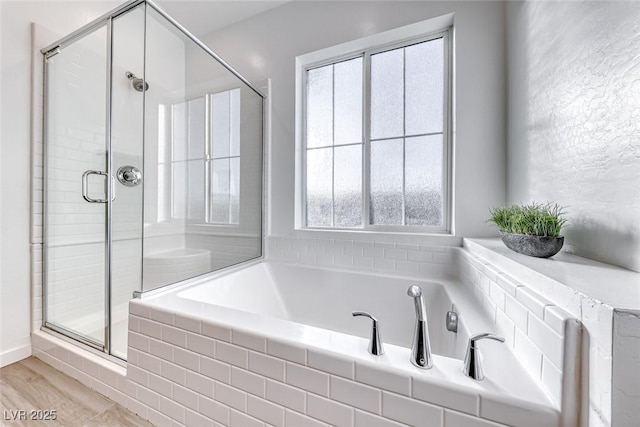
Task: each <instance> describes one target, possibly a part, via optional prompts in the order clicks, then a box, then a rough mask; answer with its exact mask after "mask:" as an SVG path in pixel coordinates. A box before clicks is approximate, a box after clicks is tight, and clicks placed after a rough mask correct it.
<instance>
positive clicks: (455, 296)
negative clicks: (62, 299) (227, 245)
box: [127, 263, 560, 427]
mask: <svg viewBox="0 0 640 427" xmlns="http://www.w3.org/2000/svg"><path fill="white" fill-rule="evenodd" d="M264 264H265V263H258V264H256V265H253V266H250V267H248V268H245V269H243V270H240V272H241V273H242V274H244V276H243V277H241V278H242V280H243V281H244V280H247V279H248V277H247V270H251V269H252V268H253V269H256V270H259V268H264ZM266 264H268V263H266ZM273 268H275V269H278V268H280V269H282V268H284V269H287V268H289V269H294V270H296V269H297V270H296V271H295V272H294V274H304V273H306V274H304V276H302V277H300V279H301V280H313V279H312V278H313V277H314V275H315V276H318V275H324V274H327V273H326V272H327V271H329V270H328V269H326V268H324V269H318V268H310V267H301V266H291V265H287V264H283V263H277V264H274V265H273ZM234 274H236V275H237V274H238V273H234V272H232V273H230V274H229V276H231V279H229V277H227V280H228V282H229V283H232V284H235V285H236V287H242V283H241V282H238V281H234V280H233V275H234ZM333 274H336V275H340V274H347V275H349V280H350V281H352V280H354V279H355V277H356V276H361V278H360V280H363V281H364V282H365V283H366V282H369V281H371V280H373V279H374V278H376V277H377V278H378V279H380V274H378V275H376V276H373V275H366V274H360V273H353V272H340V271H334V272H333ZM276 275H277V274H276ZM264 276H267V275H265V274H262V278H260V274H257V275H256V276H255V277H254V280H256V281H259V282H260V283H259V284H260V285H261V286H263V287H265V288H269V287H270V284H269V283H267V282H268V278H267V277H264ZM334 277H337V276H334ZM383 278H384V279H386V280H388V281H394V280H396V281H397V280H400V284H399V285H398V290H399V292H405V291H406V284H408V283H415V281H413V280H406V279H398V278H397V277H394V276H386V277H384V276H383ZM222 279H225V277H222V278H221V279H218V280H222ZM335 280H339V279H335ZM215 285H216V280H213V281H211V282H209V283H206V284H204V285H195V286H193V287H190V288H187V289H186V290H182V291H174V292H169V293H164V292H163V293H160V294H159V295H158V296H156V297H150V298H148V299H143V300H134V301H132V302H131V303H130V319H129V320H130V335H129V340H130V341H129V342H130V348H129V355H128V363H129V366H128V369H127V377H128V380H129V381H130V384H131V385H130V393H131V396H132V397H135V399H136V400H137V402H138V403H139V404H141V405H143V406H144V408H145V409H140V410H141V411H143V413H141V414H140V415H142V416H143V417H144V416H145V415H146V416H147V417H149V419H151V420H152V421H153V419H152V416H153V417H158V416H159V415H161V416H162V417H163V418H162V419H165V418H166V417H168V418H169V419H170V420H171V423H173V425H194V426H195V425H227V426H250V425H257V426H263V425H274V426H305V425H309V426H326V425H336V426H352V427H353V426H355V427H359V426H376V425H385V426H399V425H410V426H470V425H474V426H476V425H477V426H497V425H518V426H539V425H546V426H555V425H560V412H559V410H558V408H557V406H556V405H554V404H553V403H552V401H551V399H549V397H548V396H546V395H545V394H544V393H543V391H542V389H541V388H540V387H539V385H538V384H537V383H536V381H534V380H532V379H530V378H529V377H528V375H527V374H526V372H525V371H524V369H523V368H522V367H521V366H520V364H519V363H518V362H517V361H516V359H515V358H513V355H512V354H511V352H510V351H509V349H508V348H507V347H502V345H501V344H499V343H487V344H486V345H484V346H483V351H484V352H485V364H486V367H485V372H486V374H487V378H486V379H485V380H484V381H482V382H476V381H474V380H471V379H470V378H467V377H465V376H464V375H463V374H462V360H460V359H459V358H455V355H452V356H454V357H445V356H440V355H438V354H436V355H435V356H434V368H433V369H431V370H421V369H418V368H416V367H414V366H412V365H411V363H410V362H409V351H410V350H409V349H408V348H406V347H401V346H398V345H394V344H389V343H386V344H385V350H386V353H385V355H384V356H382V357H376V356H372V355H369V354H368V352H367V344H368V339H367V338H361V337H357V336H352V335H348V334H344V333H339V332H334V331H330V330H327V329H321V328H317V327H313V326H307V325H303V324H300V323H295V322H290V321H285V320H282V319H278V318H274V317H271V316H265V315H262V314H256V313H249V312H246V311H242V310H243V308H242V307H241V306H240V305H239V304H242V302H241V301H240V302H239V300H238V299H237V298H236V297H235V296H233V295H232V296H229V295H227V293H228V291H229V289H224V290H223V291H222V292H221V293H219V294H215V292H214V293H213V294H209V295H207V292H211V289H212V288H213V287H215ZM314 285H316V284H314ZM421 285H422V286H423V287H424V288H425V289H426V288H427V287H428V286H436V287H440V290H441V291H444V288H443V287H442V286H441V285H439V284H429V283H421ZM371 286H373V287H375V286H377V285H376V284H375V283H374V284H372V285H371ZM198 288H200V289H198ZM400 288H402V289H400ZM446 288H447V290H446V293H448V294H449V295H450V296H451V300H452V301H454V303H455V305H456V308H457V309H458V310H459V311H460V313H461V317H462V318H463V319H465V321H466V322H467V323H468V324H469V325H473V327H474V328H479V329H473V330H472V332H473V333H476V332H483V331H484V330H485V329H487V328H489V326H490V323H489V322H487V321H486V318H485V317H484V316H482V315H481V314H480V313H479V312H477V310H476V313H474V312H473V311H474V307H473V305H474V304H475V303H474V301H473V299H472V298H471V295H469V294H468V292H466V291H465V290H464V289H462V287H461V286H460V285H459V284H457V283H456V282H455V281H451V282H448V283H446ZM375 291H377V288H376V289H375V290H373V292H372V293H377V292H375ZM194 292H195V293H200V295H199V296H196V295H194ZM236 292H238V290H236ZM238 293H239V295H238V296H243V295H244V297H245V298H246V293H245V294H242V289H240V290H239V292H238ZM377 294H378V296H379V293H377ZM211 297H214V298H218V300H219V299H220V298H223V299H226V300H227V301H230V303H229V305H231V306H234V304H235V306H234V307H233V308H229V307H223V306H220V305H214V304H212V303H210V302H209V303H207V302H201V301H202V300H206V299H207V298H211ZM344 298H347V299H348V298H349V297H348V296H347V295H345V296H344ZM403 298H407V302H408V307H409V309H412V305H411V301H410V300H409V299H408V297H406V296H403ZM269 300H270V298H269V296H265V295H260V296H259V299H258V300H257V302H258V304H260V303H263V302H264V305H267V306H269V305H270V304H271V303H270V301H269ZM388 301H389V303H388V304H389V305H391V306H394V303H393V301H392V298H389V299H388ZM309 303H310V304H312V305H313V304H320V305H322V297H321V296H318V297H314V300H313V301H309ZM330 308H331V307H326V310H325V311H326V315H327V317H332V316H335V313H332V312H331V309H330ZM358 308H361V307H355V306H354V309H358ZM285 311H286V310H285ZM347 316H348V318H350V317H351V315H350V313H345V318H347ZM349 321H350V322H351V321H353V320H349ZM356 322H357V320H356ZM412 326H413V325H411V327H412ZM389 329H391V328H389ZM408 329H409V330H407V331H406V333H407V336H408V337H410V336H411V333H412V330H411V329H410V328H408ZM480 329H482V331H481V330H480ZM489 330H491V329H489ZM382 331H383V332H382V333H383V339H384V324H383V325H382ZM389 332H390V333H389V336H390V337H391V340H393V339H394V338H393V336H394V332H393V331H391V330H390V331H389ZM409 339H410V338H409ZM465 340H466V339H465ZM437 347H438V345H437V344H435V345H434V348H437ZM438 351H440V350H438ZM453 353H459V350H457V349H454V350H453ZM514 379H515V380H516V381H514ZM134 410H135V408H134ZM144 410H146V411H147V412H146V414H145V413H144ZM216 423H218V424H216Z"/></svg>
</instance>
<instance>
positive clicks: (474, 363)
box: [462, 332, 504, 381]
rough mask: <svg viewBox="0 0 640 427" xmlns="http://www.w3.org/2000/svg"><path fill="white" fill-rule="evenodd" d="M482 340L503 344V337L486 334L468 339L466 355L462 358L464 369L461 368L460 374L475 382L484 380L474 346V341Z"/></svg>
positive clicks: (478, 354)
mask: <svg viewBox="0 0 640 427" xmlns="http://www.w3.org/2000/svg"><path fill="white" fill-rule="evenodd" d="M482 339H490V340H495V341H500V342H504V338H503V337H501V336H498V335H495V334H491V333H488V332H485V333H482V334H476V335H473V336H472V337H470V338H469V345H468V346H467V353H466V354H465V356H464V367H463V368H462V372H463V373H464V374H465V375H466V376H468V377H469V378H471V379H474V380H476V381H482V380H483V379H484V370H483V369H482V361H481V356H480V349H479V348H478V347H477V346H476V341H479V340H482Z"/></svg>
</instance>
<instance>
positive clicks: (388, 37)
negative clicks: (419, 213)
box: [295, 16, 453, 235]
mask: <svg viewBox="0 0 640 427" xmlns="http://www.w3.org/2000/svg"><path fill="white" fill-rule="evenodd" d="M451 20H452V16H445V17H440V18H437V19H433V20H428V21H423V22H421V23H418V24H413V25H410V26H407V27H402V28H399V29H396V30H391V31H387V32H386V33H381V34H379V35H375V36H371V37H367V38H365V39H360V40H357V41H355V42H350V43H346V44H344V45H340V46H335V47H332V48H329V49H323V50H322V51H318V52H312V53H311V54H307V55H302V56H299V57H297V58H296V218H295V219H296V224H295V226H296V227H295V228H296V229H298V230H323V231H353V232H393V233H411V234H438V235H443V234H450V233H451V230H452V211H453V209H452V193H453V186H452V151H453V150H452V145H453V138H452V132H451V129H452V126H451V125H452V116H453V115H452V108H451V105H452V101H453V95H452V59H451V58H452V45H453V42H452V26H451V24H452V21H451ZM443 23H446V24H445V25H442V24H443ZM438 24H440V27H439V28H437V27H436V28H437V30H436V29H434V28H433V27H434V26H435V25H438ZM426 28H430V31H426ZM438 38H443V41H444V85H445V86H444V96H443V103H444V105H443V108H444V110H443V112H444V118H443V133H442V138H443V141H442V142H443V158H442V166H443V176H442V180H443V181H442V189H443V194H442V203H443V212H442V214H443V217H442V224H441V225H440V226H418V225H413V226H408V225H374V224H369V222H370V211H369V203H370V170H369V169H370V149H371V141H370V113H371V110H370V94H371V78H370V77H371V76H370V70H371V56H372V55H375V54H377V53H381V52H386V51H389V50H393V49H398V48H402V47H407V46H410V45H413V44H417V43H422V42H426V41H429V40H434V39H438ZM354 47H355V49H354ZM357 57H362V58H363V74H362V76H363V83H362V84H363V88H362V90H363V107H362V108H363V109H362V111H363V117H362V150H363V151H362V220H363V223H362V225H361V226H360V227H335V226H334V227H317V226H316V227H314V226H308V225H307V223H306V221H307V213H306V205H307V203H306V200H307V198H306V196H307V194H306V164H307V163H306V162H307V158H306V154H307V147H306V140H305V136H306V127H305V126H306V90H307V80H306V77H307V72H308V70H311V69H314V68H319V67H322V66H326V65H330V64H335V63H338V62H342V61H346V60H349V59H354V58H357ZM396 138H406V135H405V136H402V137H396ZM403 170H404V167H403ZM403 213H404V206H403ZM403 221H404V215H403Z"/></svg>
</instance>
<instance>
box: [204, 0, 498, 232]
mask: <svg viewBox="0 0 640 427" xmlns="http://www.w3.org/2000/svg"><path fill="white" fill-rule="evenodd" d="M452 12H453V13H454V14H455V16H454V26H455V58H454V63H455V93H456V95H455V103H456V105H455V110H454V111H455V131H454V132H455V133H454V137H455V156H454V157H455V158H454V163H455V167H454V173H455V175H454V179H455V188H456V190H455V195H454V197H455V218H454V222H455V234H456V235H457V236H483V235H491V234H493V233H495V230H493V229H492V228H491V227H489V226H488V225H487V224H485V220H486V218H487V217H488V209H489V207H492V206H495V205H499V204H502V203H504V200H505V195H506V187H505V168H506V167H505V151H504V137H505V118H504V117H505V111H504V104H505V85H504V79H505V71H504V70H505V66H504V65H505V63H504V61H505V58H504V6H503V3H501V2H416V1H406V2H405V1H394V2H379V1H358V2H322V1H304V2H292V3H289V4H286V5H284V6H281V7H278V8H275V9H272V10H270V11H267V12H265V13H263V14H260V15H257V16H255V17H253V18H250V19H248V20H245V21H243V22H240V23H238V24H235V25H232V26H230V27H227V28H226V29H222V30H220V31H216V32H214V33H212V34H209V35H208V36H204V37H203V41H204V42H205V43H207V44H208V45H209V46H210V47H211V48H212V49H213V50H214V51H215V52H216V53H218V54H219V55H220V56H221V57H222V58H224V59H225V60H226V61H227V62H229V63H230V64H231V65H232V66H233V67H235V68H236V69H237V70H238V71H239V72H240V73H241V74H243V75H244V76H245V77H246V78H248V79H249V80H250V81H257V80H262V79H265V78H270V79H271V83H272V92H271V106H272V115H271V129H272V130H271V132H272V134H271V146H270V150H271V152H270V164H269V168H270V175H269V180H270V183H269V186H270V188H269V191H270V194H269V196H270V199H269V206H270V208H269V217H270V230H269V234H270V235H273V236H292V235H294V234H297V235H299V234H301V233H295V232H294V159H295V140H294V119H295V116H294V90H295V87H294V86H295V84H294V82H295V57H296V56H298V55H301V54H304V53H308V52H312V51H315V50H318V49H322V48H326V47H330V46H334V45H337V44H340V43H344V42H347V41H350V40H355V39H358V38H361V37H364V36H367V35H371V34H375V33H379V32H382V31H386V30H389V29H393V28H397V27H400V26H404V25H408V24H412V23H415V22H419V21H423V20H426V19H429V18H433V17H438V16H441V15H445V14H448V13H452ZM357 237H358V238H359V237H362V236H357ZM439 241H440V242H441V241H442V240H439Z"/></svg>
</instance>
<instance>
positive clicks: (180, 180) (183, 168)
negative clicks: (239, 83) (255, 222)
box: [171, 89, 240, 225]
mask: <svg viewBox="0 0 640 427" xmlns="http://www.w3.org/2000/svg"><path fill="white" fill-rule="evenodd" d="M171 140H172V147H171V150H172V151H171V176H172V180H171V182H172V184H171V185H172V192H171V193H172V203H171V207H172V208H171V217H172V218H173V219H186V220H190V221H192V222H201V223H202V222H206V223H211V224H219V225H237V224H238V223H239V216H240V215H239V211H240V89H232V90H227V91H223V92H218V93H213V94H208V95H207V96H206V97H201V98H196V99H192V100H189V101H186V102H182V103H178V104H174V105H173V106H172V139H171Z"/></svg>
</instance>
